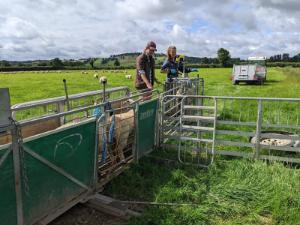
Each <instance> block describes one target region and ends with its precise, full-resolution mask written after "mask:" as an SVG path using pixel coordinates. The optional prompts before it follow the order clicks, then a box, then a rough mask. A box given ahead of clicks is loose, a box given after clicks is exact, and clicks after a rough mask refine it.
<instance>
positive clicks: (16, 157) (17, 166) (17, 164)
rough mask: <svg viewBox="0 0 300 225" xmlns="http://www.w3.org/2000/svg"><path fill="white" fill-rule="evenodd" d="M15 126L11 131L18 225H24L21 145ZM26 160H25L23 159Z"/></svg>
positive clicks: (14, 125)
mask: <svg viewBox="0 0 300 225" xmlns="http://www.w3.org/2000/svg"><path fill="white" fill-rule="evenodd" d="M12 124H13V128H12V130H11V136H12V150H13V163H14V175H15V192H16V207H17V224H18V225H23V224H24V217H23V200H22V179H21V163H24V162H21V160H20V144H19V136H18V129H19V128H18V127H17V126H18V125H16V124H15V123H12ZM23 160H24V159H23Z"/></svg>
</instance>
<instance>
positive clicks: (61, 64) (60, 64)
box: [50, 58, 64, 68]
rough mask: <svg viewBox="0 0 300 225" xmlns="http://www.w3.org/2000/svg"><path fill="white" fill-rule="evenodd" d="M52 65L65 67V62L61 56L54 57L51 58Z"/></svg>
mask: <svg viewBox="0 0 300 225" xmlns="http://www.w3.org/2000/svg"><path fill="white" fill-rule="evenodd" d="M50 65H51V66H52V67H55V68H63V67H64V64H63V62H62V61H61V60H60V59H59V58H54V59H52V60H50Z"/></svg>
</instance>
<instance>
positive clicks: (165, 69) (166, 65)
mask: <svg viewBox="0 0 300 225" xmlns="http://www.w3.org/2000/svg"><path fill="white" fill-rule="evenodd" d="M160 72H161V73H169V62H168V60H167V59H166V60H165V61H164V63H163V65H162V67H161V70H160Z"/></svg>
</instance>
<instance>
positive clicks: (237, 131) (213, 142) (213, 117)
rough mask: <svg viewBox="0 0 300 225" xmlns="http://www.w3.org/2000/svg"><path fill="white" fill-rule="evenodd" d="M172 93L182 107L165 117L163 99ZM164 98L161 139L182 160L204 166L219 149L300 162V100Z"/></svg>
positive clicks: (223, 97)
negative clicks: (174, 150) (172, 114)
mask: <svg viewBox="0 0 300 225" xmlns="http://www.w3.org/2000/svg"><path fill="white" fill-rule="evenodd" d="M172 98H176V99H177V102H179V103H178V105H179V106H180V109H179V107H177V111H176V114H174V116H171V117H166V116H165V114H166V113H168V111H167V110H165V107H164V104H166V103H167V102H168V101H167V100H168V99H172ZM164 100H165V101H164ZM164 100H163V101H162V104H163V107H162V109H163V110H162V140H161V142H162V144H163V146H164V147H165V148H166V147H167V148H174V149H176V151H177V155H178V159H179V160H180V161H182V162H186V163H197V164H199V165H203V166H208V165H209V164H210V163H212V161H213V158H214V156H215V155H216V154H219V155H229V156H240V157H245V158H254V159H266V160H279V161H284V162H289V163H300V155H299V153H300V137H299V135H300V126H299V117H300V111H299V110H298V109H299V106H300V99H295V98H294V99H293V98H252V97H249V98H247V97H226V96H189V95H187V96H186V95H182V96H178V95H176V96H165V97H164ZM256 140H259V141H256Z"/></svg>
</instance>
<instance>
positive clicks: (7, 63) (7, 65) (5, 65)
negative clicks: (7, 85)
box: [0, 60, 11, 67]
mask: <svg viewBox="0 0 300 225" xmlns="http://www.w3.org/2000/svg"><path fill="white" fill-rule="evenodd" d="M10 66H11V65H10V63H9V62H8V61H6V60H2V61H0V67H10Z"/></svg>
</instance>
